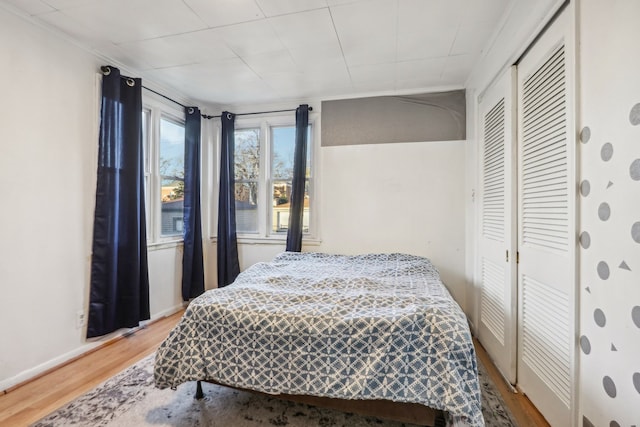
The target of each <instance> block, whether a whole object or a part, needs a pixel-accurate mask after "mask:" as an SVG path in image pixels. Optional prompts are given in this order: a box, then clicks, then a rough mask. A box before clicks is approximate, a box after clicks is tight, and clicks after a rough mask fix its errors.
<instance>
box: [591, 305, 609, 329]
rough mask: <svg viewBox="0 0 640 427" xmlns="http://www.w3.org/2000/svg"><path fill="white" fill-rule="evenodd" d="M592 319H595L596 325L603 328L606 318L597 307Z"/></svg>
mask: <svg viewBox="0 0 640 427" xmlns="http://www.w3.org/2000/svg"><path fill="white" fill-rule="evenodd" d="M593 320H595V322H596V325H598V326H600V327H601V328H604V326H605V325H606V324H607V318H606V317H605V315H604V312H603V311H602V310H600V309H599V308H596V309H595V311H594V312H593Z"/></svg>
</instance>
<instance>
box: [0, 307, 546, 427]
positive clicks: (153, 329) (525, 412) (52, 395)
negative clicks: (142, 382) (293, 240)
mask: <svg viewBox="0 0 640 427" xmlns="http://www.w3.org/2000/svg"><path fill="white" fill-rule="evenodd" d="M180 316H182V311H180V312H178V313H176V314H174V315H172V316H168V317H165V318H162V319H159V320H157V321H155V322H153V323H152V324H150V325H147V326H146V327H145V328H142V329H139V330H137V331H136V332H135V333H133V334H131V335H128V336H124V337H121V338H119V339H117V340H114V341H113V342H110V343H108V344H106V345H104V346H102V347H100V348H99V349H98V350H95V351H92V352H91V353H88V354H86V355H84V356H82V357H79V358H77V359H75V360H73V361H72V362H69V363H67V364H65V365H63V366H61V367H59V368H57V369H55V370H52V371H51V372H49V373H47V374H45V375H42V376H40V377H38V378H36V379H34V380H31V381H29V382H27V383H25V384H22V385H20V386H17V387H15V388H13V389H12V390H10V391H9V392H7V393H6V394H3V395H0V426H11V427H14V426H15V427H19V426H27V425H29V424H31V423H33V422H35V421H37V420H39V419H40V418H42V417H44V416H45V415H47V414H49V413H50V412H52V411H54V410H55V409H57V408H59V407H60V406H62V405H64V404H66V403H67V402H70V401H72V400H73V399H75V398H76V397H78V396H80V395H82V394H84V393H86V392H87V391H89V390H91V389H92V388H94V387H95V386H97V385H98V384H100V383H101V382H103V381H105V380H107V379H109V378H110V377H112V376H113V375H115V374H117V373H118V372H120V371H122V370H123V369H125V368H127V367H128V366H130V365H132V364H133V363H135V362H137V361H138V360H140V359H142V358H143V357H145V356H147V355H148V354H151V353H152V352H154V351H155V350H156V349H157V347H158V345H160V343H161V342H162V340H164V338H165V337H166V336H167V335H168V334H169V331H171V329H172V328H173V327H174V326H175V325H176V323H177V322H178V320H179V319H180ZM475 344H476V348H477V354H478V358H479V359H480V360H481V361H482V363H483V364H484V365H485V366H486V367H487V370H488V371H489V374H490V375H491V377H492V379H493V380H494V382H495V383H496V385H497V386H498V389H499V390H500V393H501V394H502V396H503V398H504V400H505V402H506V403H507V405H508V406H509V408H510V409H511V412H512V413H513V414H514V416H515V417H516V421H517V423H518V426H519V427H546V426H548V425H549V424H547V422H546V421H545V420H544V418H543V417H542V415H540V413H539V412H538V411H537V410H536V409H535V407H533V405H532V404H531V402H529V400H528V399H527V398H526V397H525V396H523V395H522V394H518V393H516V394H514V393H512V392H511V391H510V389H509V387H508V386H507V385H506V384H505V382H504V381H503V379H502V377H501V376H500V374H499V373H498V371H497V369H496V368H495V367H494V366H493V365H492V363H491V361H490V360H489V357H488V356H487V353H486V352H485V351H484V349H483V348H482V346H481V345H480V344H479V343H478V342H475ZM487 427H490V426H487Z"/></svg>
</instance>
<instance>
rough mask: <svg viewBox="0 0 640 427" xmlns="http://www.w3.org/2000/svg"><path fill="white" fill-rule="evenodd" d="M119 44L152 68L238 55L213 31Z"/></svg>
mask: <svg viewBox="0 0 640 427" xmlns="http://www.w3.org/2000/svg"><path fill="white" fill-rule="evenodd" d="M119 47H120V48H121V49H122V50H124V51H126V52H128V54H129V55H131V56H134V57H137V58H140V60H142V61H144V62H146V63H147V64H149V65H150V66H151V67H152V68H165V67H173V66H176V65H184V64H193V63H196V62H203V61H207V60H211V59H218V60H219V59H227V58H233V57H236V54H235V53H234V52H233V51H232V50H231V49H229V47H228V46H227V45H226V44H225V42H224V40H222V39H220V37H219V36H218V35H217V34H216V33H215V31H214V30H203V31H196V32H192V33H186V34H180V35H177V36H168V37H161V38H157V39H151V40H143V41H137V42H129V43H123V44H120V45H119Z"/></svg>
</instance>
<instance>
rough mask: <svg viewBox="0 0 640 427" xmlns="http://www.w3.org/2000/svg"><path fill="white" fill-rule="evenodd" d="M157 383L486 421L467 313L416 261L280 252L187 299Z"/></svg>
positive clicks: (161, 357) (459, 421)
mask: <svg viewBox="0 0 640 427" xmlns="http://www.w3.org/2000/svg"><path fill="white" fill-rule="evenodd" d="M154 377H155V384H156V386H157V387H159V388H167V387H172V388H173V387H176V386H178V385H179V384H181V383H184V382H187V381H195V380H209V381H215V382H219V383H222V384H228V385H231V386H234V387H239V388H245V389H250V390H255V391H259V392H263V393H270V394H299V395H312V396H323V397H332V398H340V399H360V400H377V399H384V400H391V401H395V402H413V403H419V404H423V405H426V406H429V407H432V408H435V409H441V410H444V411H446V412H447V413H448V416H449V418H450V421H451V423H452V424H454V425H468V426H474V427H476V426H482V425H484V421H483V418H482V412H481V403H480V387H479V381H478V373H477V365H476V356H475V350H474V347H473V342H472V339H471V333H470V331H469V327H468V324H467V319H466V317H465V315H464V313H463V312H462V310H461V309H460V307H459V306H458V304H457V303H456V302H455V301H454V300H453V298H452V297H451V295H450V294H449V292H448V291H447V289H446V287H445V286H444V284H443V283H442V281H441V279H440V276H439V274H438V271H437V270H436V269H435V268H434V266H433V265H432V264H431V262H430V261H429V260H428V259H426V258H423V257H418V256H413V255H406V254H369V255H359V256H345V255H331V254H320V253H298V252H285V253H282V254H280V255H278V256H276V258H275V259H274V260H273V261H272V262H266V263H258V264H255V265H253V266H252V267H250V268H248V269H247V270H245V271H244V272H242V273H241V274H240V275H239V276H238V278H237V279H236V281H235V282H234V283H233V284H231V285H229V286H227V287H225V288H221V289H213V290H210V291H207V292H205V293H204V294H203V295H201V296H199V297H198V298H196V299H194V300H193V301H192V302H191V303H190V304H189V306H188V307H187V309H186V311H185V314H184V315H183V317H182V319H181V321H180V322H179V323H178V325H177V326H176V327H175V328H174V330H173V331H172V332H171V333H170V334H169V336H168V337H167V339H166V340H165V341H164V342H163V343H162V344H161V346H160V348H159V349H158V351H157V353H156V360H155V371H154Z"/></svg>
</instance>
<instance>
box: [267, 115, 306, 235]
mask: <svg viewBox="0 0 640 427" xmlns="http://www.w3.org/2000/svg"><path fill="white" fill-rule="evenodd" d="M295 141H296V128H295V126H277V127H272V128H271V153H272V155H271V162H270V163H271V165H270V166H271V183H270V186H269V187H270V188H271V190H272V191H271V194H272V197H273V200H272V209H273V211H272V214H271V218H272V221H271V231H272V232H275V233H278V232H286V231H287V229H288V227H289V207H290V205H291V203H290V202H291V188H292V184H293V158H294V154H295ZM310 145H311V132H310V129H309V131H308V132H307V171H306V180H305V192H304V211H303V217H302V227H303V228H302V231H303V233H308V232H309V217H310V213H309V178H310V172H311V147H310Z"/></svg>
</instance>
